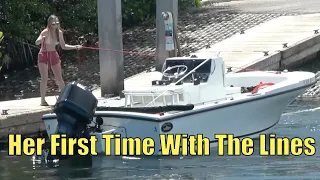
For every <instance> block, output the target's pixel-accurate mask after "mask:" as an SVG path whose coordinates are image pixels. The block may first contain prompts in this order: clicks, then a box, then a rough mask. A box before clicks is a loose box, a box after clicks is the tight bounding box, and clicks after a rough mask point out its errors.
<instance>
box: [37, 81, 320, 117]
mask: <svg viewBox="0 0 320 180" xmlns="http://www.w3.org/2000/svg"><path fill="white" fill-rule="evenodd" d="M300 83H301V82H297V83H295V84H300ZM315 83H316V81H313V82H311V83H310V84H307V85H303V86H298V87H295V88H292V89H287V90H283V91H280V92H276V93H271V94H259V95H256V96H252V97H250V98H244V99H239V100H238V101H236V102H232V103H223V104H216V105H214V106H209V107H204V108H199V109H194V110H189V111H184V112H181V113H175V114H170V115H166V116H160V117H159V116H158V115H157V116H156V115H153V114H147V113H133V112H121V111H96V113H95V115H94V117H98V116H100V117H115V118H127V119H131V120H141V121H151V122H166V121H170V120H173V119H176V118H182V117H185V116H190V115H194V114H198V113H203V112H207V111H212V110H216V109H222V108H226V107H230V106H235V105H239V104H244V103H248V102H252V101H256V100H261V99H266V98H270V97H274V96H279V95H282V94H286V93H290V92H293V91H298V90H301V89H307V88H308V87H311V86H313V85H314V84H315ZM295 84H290V85H295ZM290 85H288V86H290ZM288 86H287V87H288ZM125 113H128V114H125ZM129 113H130V114H129ZM52 119H56V115H55V114H44V115H43V116H42V120H43V121H46V120H52Z"/></svg>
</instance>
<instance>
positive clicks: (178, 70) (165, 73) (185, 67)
mask: <svg viewBox="0 0 320 180" xmlns="http://www.w3.org/2000/svg"><path fill="white" fill-rule="evenodd" d="M180 68H184V69H185V70H184V71H182V72H180ZM172 69H177V72H175V73H167V71H170V70H172ZM187 70H188V67H187V66H186V65H175V66H171V67H168V68H167V69H166V70H164V71H163V73H162V74H163V76H164V77H167V78H170V79H171V78H178V77H180V76H182V75H184V74H185V73H186V72H187ZM170 74H172V75H170Z"/></svg>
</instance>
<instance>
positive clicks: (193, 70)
mask: <svg viewBox="0 0 320 180" xmlns="http://www.w3.org/2000/svg"><path fill="white" fill-rule="evenodd" d="M209 60H212V58H208V59H206V60H204V61H203V62H202V63H200V64H199V65H198V66H197V67H195V68H193V69H192V70H191V71H190V72H188V73H187V74H186V75H184V76H183V77H182V78H181V79H179V80H178V81H177V82H176V83H174V85H177V84H178V83H179V82H180V81H182V80H183V79H184V78H186V77H187V76H189V75H190V74H191V73H193V72H195V70H197V69H198V68H199V67H201V66H202V65H204V64H205V63H206V62H208V61H209ZM167 91H168V90H166V91H164V92H163V93H161V94H159V95H158V96H157V97H156V98H154V99H153V100H152V101H151V102H149V103H148V104H147V105H146V106H145V107H147V106H149V105H150V104H151V103H153V102H154V101H155V100H157V99H158V98H159V97H160V96H162V95H163V94H164V93H166V92H167Z"/></svg>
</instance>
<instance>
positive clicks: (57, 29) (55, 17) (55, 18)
mask: <svg viewBox="0 0 320 180" xmlns="http://www.w3.org/2000/svg"><path fill="white" fill-rule="evenodd" d="M53 20H56V21H57V22H59V18H58V17H57V16H56V15H50V16H49V18H48V20H47V29H48V31H49V35H50V36H52V34H51V33H50V29H51V26H52V24H51V23H52V21H53ZM59 30H61V27H60V23H59V24H57V28H56V32H55V33H56V40H57V42H59ZM50 38H52V37H50Z"/></svg>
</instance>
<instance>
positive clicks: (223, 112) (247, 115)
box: [43, 84, 310, 155]
mask: <svg viewBox="0 0 320 180" xmlns="http://www.w3.org/2000/svg"><path fill="white" fill-rule="evenodd" d="M309 86H310V84H309V85H307V86H300V87H297V88H295V89H289V90H286V91H283V92H280V93H273V94H269V95H258V96H257V97H254V96H253V97H250V98H246V99H242V100H235V101H233V102H231V103H222V104H214V103H212V104H205V105H201V106H196V107H195V108H194V110H191V111H187V112H182V113H177V114H176V115H172V116H168V117H163V118H155V116H147V115H141V113H123V112H115V111H112V112H110V111H109V112H107V111H97V112H96V117H101V118H102V119H103V125H102V126H101V128H102V133H91V134H92V135H96V136H97V137H98V142H97V146H96V147H97V151H98V152H99V153H103V154H104V153H105V150H106V149H105V147H106V146H105V141H104V140H103V139H102V135H103V134H121V137H130V138H136V137H138V138H140V139H141V140H142V139H144V138H152V139H153V140H154V143H155V144H154V155H161V142H160V138H159V135H160V134H188V135H197V134H202V135H203V136H204V137H207V138H209V139H210V147H213V146H217V139H215V138H214V135H215V134H233V135H234V136H235V137H238V138H243V137H250V138H257V137H259V134H262V133H266V132H269V131H270V130H272V128H273V127H274V126H275V125H276V124H277V123H278V121H279V119H280V117H281V114H282V112H283V111H284V110H285V108H286V107H287V105H288V104H289V103H290V102H292V101H293V100H294V99H295V98H296V97H297V96H299V95H300V94H302V93H303V92H304V91H305V90H306V89H307V88H308V87H309ZM139 114H140V115H139ZM43 120H44V121H45V125H46V128H47V133H48V135H49V137H50V134H52V133H54V130H55V129H56V126H57V120H56V119H55V115H44V116H43ZM165 123H166V124H167V125H168V124H169V125H172V127H171V128H172V129H171V130H170V131H168V132H163V131H162V127H163V125H164V124H165ZM168 127H169V126H167V128H168ZM169 129H170V128H169ZM169 129H167V130H169ZM162 143H163V142H162ZM141 146H143V144H142V143H141ZM114 147H115V145H114V141H111V155H113V154H114ZM142 149H143V148H142V147H141V150H142Z"/></svg>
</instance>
